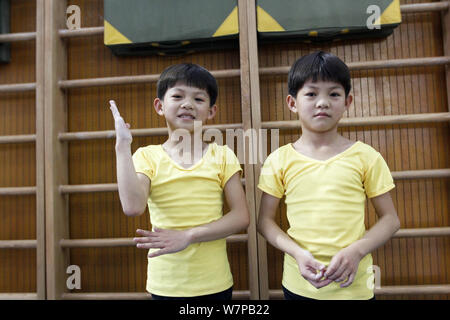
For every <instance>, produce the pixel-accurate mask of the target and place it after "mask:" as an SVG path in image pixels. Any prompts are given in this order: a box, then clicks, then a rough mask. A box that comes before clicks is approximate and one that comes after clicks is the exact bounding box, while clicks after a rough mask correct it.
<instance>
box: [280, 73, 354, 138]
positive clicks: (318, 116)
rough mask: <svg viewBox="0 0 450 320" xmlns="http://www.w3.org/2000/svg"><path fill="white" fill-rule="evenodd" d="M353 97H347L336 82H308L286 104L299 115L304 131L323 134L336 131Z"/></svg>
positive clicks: (289, 97) (288, 97)
mask: <svg viewBox="0 0 450 320" xmlns="http://www.w3.org/2000/svg"><path fill="white" fill-rule="evenodd" d="M352 99H353V97H352V96H351V95H348V96H347V97H345V90H344V87H343V86H342V85H341V84H339V83H336V82H329V81H317V82H312V81H311V80H308V81H306V82H305V84H304V85H303V87H302V88H301V89H300V90H299V91H298V92H297V96H296V97H292V96H291V95H288V96H287V98H286V102H287V104H288V107H289V109H290V110H291V111H292V112H295V113H298V115H299V119H300V122H301V125H302V129H303V130H305V129H306V130H310V131H312V132H317V133H323V132H327V131H330V130H334V129H335V128H336V127H337V124H338V122H339V120H340V119H341V118H342V115H343V114H344V112H345V111H346V110H347V109H348V107H349V106H350V104H351V102H352Z"/></svg>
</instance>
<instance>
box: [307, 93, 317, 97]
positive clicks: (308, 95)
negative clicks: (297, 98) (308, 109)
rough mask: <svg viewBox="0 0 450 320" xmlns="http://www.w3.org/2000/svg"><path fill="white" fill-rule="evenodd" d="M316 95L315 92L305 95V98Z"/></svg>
mask: <svg viewBox="0 0 450 320" xmlns="http://www.w3.org/2000/svg"><path fill="white" fill-rule="evenodd" d="M315 95H316V94H315V93H314V92H307V93H305V96H307V97H314V96H315Z"/></svg>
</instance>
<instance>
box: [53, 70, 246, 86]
mask: <svg viewBox="0 0 450 320" xmlns="http://www.w3.org/2000/svg"><path fill="white" fill-rule="evenodd" d="M211 74H212V75H213V76H214V77H215V78H216V79H222V78H235V77H239V76H240V75H241V71H240V69H229V70H215V71H211ZM159 76H160V75H159V74H149V75H135V76H117V77H104V78H92V79H75V80H60V81H59V82H58V84H59V87H60V88H61V89H73V88H83V87H99V86H112V85H125V84H139V83H152V82H157V81H158V79H159Z"/></svg>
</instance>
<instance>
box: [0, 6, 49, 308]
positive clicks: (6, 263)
mask: <svg viewBox="0 0 450 320" xmlns="http://www.w3.org/2000/svg"><path fill="white" fill-rule="evenodd" d="M42 4H43V1H41V0H38V1H20V0H18V1H12V3H11V11H10V14H11V24H10V32H11V33H22V32H23V33H29V32H31V33H33V34H34V36H33V40H34V41H26V42H13V43H11V61H10V62H9V63H7V64H1V65H0V86H2V87H7V86H8V85H10V84H20V83H25V84H26V83H31V85H25V86H22V87H24V88H27V91H25V92H22V91H21V90H11V91H9V92H6V91H2V90H0V91H1V92H0V114H1V116H0V136H2V143H1V144H0V163H1V165H0V188H1V189H4V190H9V191H14V189H15V190H16V191H17V192H14V195H10V194H8V192H6V193H2V194H1V195H0V239H1V241H0V242H1V243H2V244H4V245H5V246H6V248H7V249H6V248H5V249H0V292H1V293H2V294H1V295H0V297H2V298H3V297H4V295H3V293H5V295H7V294H8V293H10V294H12V293H13V294H14V297H26V298H38V299H43V298H45V251H44V240H45V239H44V235H45V233H44V224H43V223H44V213H45V212H44V202H43V196H44V185H43V182H44V180H43V179H44V170H43V161H42V158H41V157H40V156H39V152H38V149H40V148H42V147H43V77H42V76H43V69H42V67H41V65H42V62H43V60H42V58H43V51H42V50H43V32H44V29H43V15H42V14H43V6H42ZM13 86H14V85H13ZM20 87H21V85H17V86H15V88H20ZM8 136H16V137H18V138H19V140H20V138H21V137H22V138H23V141H22V142H23V143H21V144H13V143H11V142H12V141H7V139H3V138H4V137H8ZM27 137H32V139H29V138H27ZM40 154H43V152H40ZM3 247H4V246H3V245H2V248H3Z"/></svg>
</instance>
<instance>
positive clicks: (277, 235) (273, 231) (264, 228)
mask: <svg viewBox="0 0 450 320" xmlns="http://www.w3.org/2000/svg"><path fill="white" fill-rule="evenodd" d="M258 231H259V232H260V233H261V234H262V235H263V236H264V238H266V240H267V241H268V242H269V243H270V244H271V245H273V246H274V247H275V248H277V249H279V250H281V251H283V252H285V253H287V254H289V255H290V256H291V257H293V258H296V257H297V255H298V254H299V252H301V251H303V249H302V248H301V247H300V246H299V245H298V244H297V242H295V241H294V240H292V238H291V237H289V235H288V234H287V233H286V232H284V231H283V230H282V229H281V228H280V227H279V226H278V225H277V224H276V223H275V221H273V220H272V219H268V218H266V219H260V221H259V223H258Z"/></svg>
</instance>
